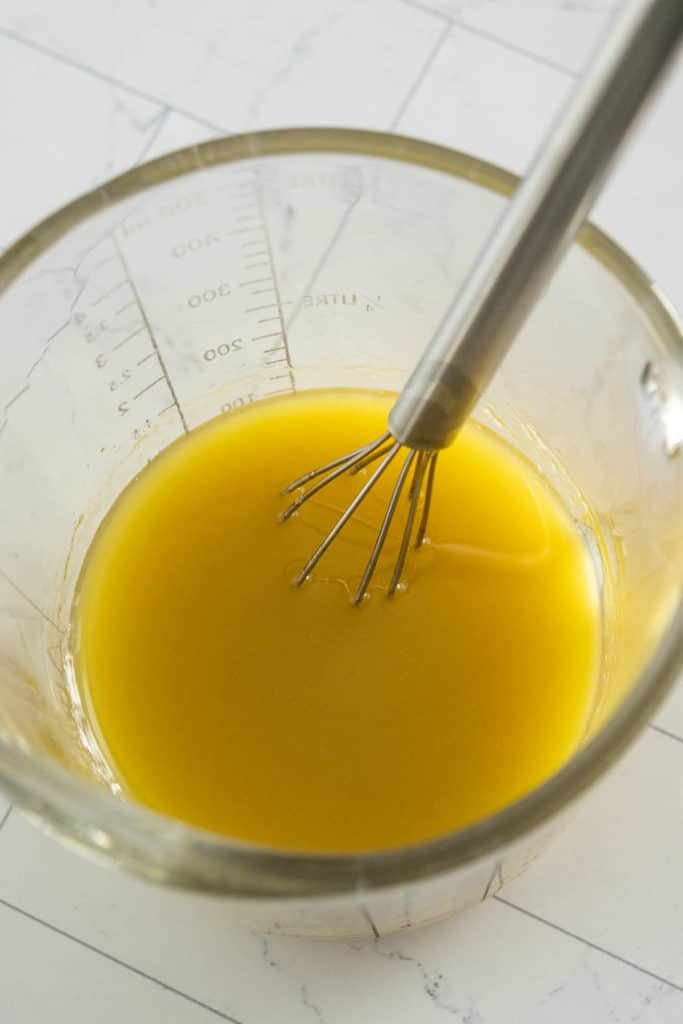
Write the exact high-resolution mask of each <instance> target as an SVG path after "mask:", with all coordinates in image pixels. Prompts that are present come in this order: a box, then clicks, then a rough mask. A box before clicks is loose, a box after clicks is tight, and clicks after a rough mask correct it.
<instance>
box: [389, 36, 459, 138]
mask: <svg viewBox="0 0 683 1024" xmlns="http://www.w3.org/2000/svg"><path fill="white" fill-rule="evenodd" d="M451 28H452V26H451V24H450V23H448V22H447V23H446V25H444V27H443V29H442V31H441V33H440V34H439V35H438V36H437V38H436V41H435V43H434V45H433V46H432V48H431V50H430V51H429V53H428V54H427V57H426V59H425V62H424V64H423V65H422V67H421V68H420V70H419V71H418V73H417V77H416V78H415V80H414V82H413V84H412V85H411V86H410V89H409V90H408V92H407V93H406V94H405V96H404V97H403V99H402V100H401V104H400V106H399V108H398V110H397V111H396V113H395V114H394V116H393V118H392V120H391V122H390V124H389V131H392V132H393V131H395V130H396V128H397V127H398V125H399V123H400V122H401V119H402V118H403V115H404V114H405V112H406V110H407V109H408V107H409V106H410V104H411V103H412V102H413V99H414V98H415V95H416V93H417V92H418V90H419V88H420V86H421V85H422V83H423V82H424V80H425V78H426V77H427V73H428V71H429V69H430V68H431V66H432V64H433V63H434V61H435V60H436V58H437V57H438V55H439V53H440V51H441V48H442V47H443V44H444V43H445V42H446V39H447V38H448V36H449V34H450V31H451Z"/></svg>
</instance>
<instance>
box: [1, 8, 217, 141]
mask: <svg viewBox="0 0 683 1024" xmlns="http://www.w3.org/2000/svg"><path fill="white" fill-rule="evenodd" d="M0 36H4V38H5V39H9V40H10V41H11V42H14V43H18V44H19V45H20V46H25V47H27V48H28V49H29V50H35V52H36V53H40V54H42V55H43V56H44V57H49V58H51V59H52V60H56V61H59V63H60V64H65V65H66V66H67V67H70V68H73V69H74V70H75V71H80V72H82V73H83V74H84V75H90V76H91V77H93V78H97V79H98V80H99V81H100V82H105V83H106V84H107V85H112V86H114V87H115V88H116V89H122V90H123V91H124V92H129V93H131V95H133V96H137V97H138V99H143V100H146V101H147V102H148V103H155V104H156V105H157V106H158V107H162V108H166V109H168V111H169V112H173V113H176V114H180V115H181V116H182V117H187V118H189V119H190V120H192V121H196V122H197V123H198V124H201V125H204V127H206V128H210V129H211V130H212V131H215V132H219V133H220V134H221V135H224V134H230V133H229V132H228V129H227V128H225V127H224V126H223V125H219V124H215V123H214V122H213V121H208V120H206V118H204V117H201V116H200V115H198V114H193V113H191V112H190V111H189V110H185V109H184V108H183V107H177V106H176V105H175V104H174V103H169V102H168V101H167V100H165V99H163V98H162V97H161V96H156V95H154V94H153V93H149V92H145V90H144V89H139V88H138V87H137V86H136V85H129V84H128V83H127V82H124V81H122V80H121V79H120V78H115V77H114V75H109V74H107V73H106V72H104V71H100V70H98V68H94V67H91V66H90V65H89V64H83V63H82V61H79V60H76V59H75V58H73V57H69V56H68V54H64V53H60V52H59V51H58V50H53V49H52V48H51V47H49V46H44V45H43V44H42V43H37V42H35V41H34V40H33V39H27V38H26V37H25V36H22V35H20V34H19V33H18V32H14V31H13V30H12V29H10V28H5V27H4V26H2V25H0Z"/></svg>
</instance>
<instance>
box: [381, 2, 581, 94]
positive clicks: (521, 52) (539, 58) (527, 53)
mask: <svg viewBox="0 0 683 1024" xmlns="http://www.w3.org/2000/svg"><path fill="white" fill-rule="evenodd" d="M398 3H400V4H402V5H403V6H404V7H410V8H411V9H412V10H414V11H420V12H421V13H422V14H426V15H428V16H429V17H432V18H438V19H439V21H445V22H447V23H448V24H449V25H450V26H451V27H452V28H459V29H462V31H463V32H468V33H469V34H470V35H473V36H478V37H479V38H480V39H485V40H486V41H487V42H489V43H493V45H494V46H500V47H501V48H502V49H504V50H509V51H510V53H516V54H517V55H518V56H520V57H526V58H527V60H532V61H534V62H535V63H536V64H542V65H543V67H546V68H550V69H551V70H552V71H557V72H558V73H559V74H561V75H565V76H566V77H568V78H576V77H577V75H578V72H576V71H574V69H573V68H570V67H567V65H566V64H560V63H558V62H557V61H554V60H550V59H549V58H548V57H544V56H543V55H542V54H540V53H536V51H535V50H527V49H526V47H524V46H517V44H516V43H511V42H509V41H508V40H507V39H501V38H500V36H497V35H495V34H494V33H493V32H487V31H486V29H482V28H477V26H476V25H470V24H468V23H467V22H466V21H463V20H462V19H461V18H458V17H453V16H452V15H450V14H446V13H445V12H444V11H439V10H436V9H435V8H433V7H430V6H429V5H428V4H423V3H420V2H419V0H398Z"/></svg>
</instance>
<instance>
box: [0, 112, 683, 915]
mask: <svg viewBox="0 0 683 1024" xmlns="http://www.w3.org/2000/svg"><path fill="white" fill-rule="evenodd" d="M297 153H298V154H307V153H308V154H322V153H330V154H334V153H337V154H339V155H348V156H366V157H381V158H385V159H389V160H393V161H396V162H401V163H406V164H409V165H412V166H418V167H425V168H427V169H430V170H436V171H440V172H442V173H444V174H446V175H449V176H451V177H455V178H461V179H465V180H468V181H470V182H472V183H473V184H475V185H479V186H480V187H482V188H485V189H488V190H489V191H493V192H497V193H499V194H502V195H506V196H509V195H510V194H511V193H512V192H513V191H514V189H515V187H516V185H517V183H518V181H519V178H518V177H517V176H516V175H514V174H512V173H511V172H509V171H505V170H503V169H501V168H499V167H497V166H496V165H494V164H492V163H489V162H487V161H485V160H480V159H478V158H476V157H472V156H469V155H467V154H465V153H461V152H459V151H457V150H452V149H449V148H447V147H445V146H440V145H436V144H434V143H430V142H426V141H422V140H419V139H415V138H411V137H408V136H401V135H395V134H389V133H385V132H375V131H367V130H361V129H355V128H333V127H332V128H330V127H315V128H283V129H275V130H271V131H262V132H255V133H245V134H241V135H232V136H226V137H222V138H218V139H212V140H209V141H207V142H203V143H200V144H197V145H194V146H189V147H186V148H183V149H180V150H176V151H173V152H171V153H168V154H165V155H163V156H161V157H158V158H157V159H155V160H152V161H149V162H148V163H144V164H141V165H139V166H137V167H134V168H132V169H131V170H128V171H126V172H124V173H123V174H121V175H118V176H117V177H115V178H112V179H110V180H109V181H107V182H106V183H105V184H103V185H101V186H99V187H98V188H96V189H94V190H92V191H90V192H88V193H85V194H84V195H82V196H80V197H79V198H77V199H75V200H73V201H72V202H70V203H69V204H67V205H66V206H63V207H62V208H60V209H58V210H57V211H56V212H54V213H53V214H51V215H50V216H48V217H47V218H45V219H44V220H42V221H40V222H39V223H38V224H37V225H35V226H34V227H32V228H31V229H29V230H28V231H27V232H26V233H25V234H23V235H22V236H21V237H20V238H18V239H17V240H16V241H15V242H14V243H13V244H12V245H10V247H9V248H8V249H7V250H6V251H5V253H4V254H2V255H0V298H1V297H2V295H3V293H4V292H5V290H6V289H7V288H8V287H9V285H10V284H11V283H12V281H14V280H15V279H16V278H17V277H18V276H19V275H20V274H21V273H22V272H23V271H24V270H25V269H26V268H28V267H30V265H31V264H32V263H33V262H34V261H35V260H36V259H37V258H38V257H39V256H40V255H41V254H42V253H44V252H45V251H46V250H47V249H48V248H49V246H50V245H51V244H52V243H53V242H55V241H57V240H58V239H59V238H60V237H62V236H63V235H65V234H66V233H67V232H68V231H69V230H70V229H72V228H73V227H75V226H76V225H78V224H79V223H81V222H83V221H85V220H87V219H88V218H89V217H90V216H91V215H93V214H95V213H97V212H98V211H100V210H102V209H104V208H106V207H109V206H111V205H113V204H115V203H117V202H119V201H121V200H123V199H125V198H127V197H129V196H132V195H135V194H137V193H141V192H143V191H145V190H146V189H148V188H151V187H153V186H155V185H158V184H161V183H163V182H165V181H170V180H171V179H173V178H177V177H181V176H185V175H189V174H192V173H193V172H194V171H201V170H205V169H208V168H211V167H215V166H218V165H221V164H230V163H233V162H237V161H242V160H253V159H260V158H264V157H270V156H285V155H295V154H297ZM577 241H578V243H579V244H580V245H581V246H582V247H583V248H585V249H586V250H587V251H588V252H589V253H590V254H591V255H592V256H593V257H594V258H595V259H596V260H597V261H598V262H599V263H601V264H602V265H603V266H604V267H605V268H606V269H607V270H608V271H609V272H610V273H611V274H613V275H614V277H616V278H617V279H618V280H619V281H620V283H621V284H622V285H623V287H624V288H625V289H626V290H627V291H628V292H629V293H630V295H631V297H632V298H633V300H634V301H635V303H636V304H637V306H638V307H639V309H640V310H641V311H642V313H643V314H644V315H645V317H646V319H647V320H648V321H649V323H650V325H651V326H652V328H653V330H654V332H655V335H656V337H657V339H658V341H659V342H660V343H661V342H663V343H664V344H665V346H666V348H667V350H668V351H669V353H670V354H671V355H672V356H673V357H674V358H675V359H676V361H677V363H678V365H679V366H680V367H681V368H683V331H682V329H681V326H680V325H679V323H678V321H677V319H676V316H675V314H674V313H673V310H672V308H671V306H670V304H669V303H668V302H667V300H666V299H665V298H664V297H663V296H662V294H661V293H660V292H659V290H658V289H657V288H656V286H655V285H654V284H653V282H652V281H651V280H650V279H649V277H648V276H647V275H646V274H645V273H644V271H643V270H642V269H641V268H640V267H639V266H638V264H637V263H635V262H634V260H633V259H631V257H630V256H628V255H627V253H626V252H625V251H624V250H623V249H621V247H620V246H618V245H617V244H616V243H615V242H614V241H613V240H612V239H611V238H610V237H609V236H608V235H606V234H605V233H604V232H603V231H601V230H600V229H598V228H596V227H595V226H594V225H592V224H590V223H587V224H585V225H584V226H583V227H582V228H581V230H580V232H579V235H578V238H577ZM681 668H683V598H681V599H679V602H678V605H677V608H676V611H675V614H674V616H673V617H672V620H671V622H670V623H669V626H668V627H667V630H666V632H665V634H664V636H663V637H662V638H661V640H660V642H659V644H658V645H657V648H656V650H655V652H654V653H653V655H652V657H651V658H650V660H649V661H648V663H647V665H646V666H645V667H644V668H643V670H642V672H641V673H640V676H639V677H638V679H637V681H636V682H635V684H634V685H633V687H632V689H631V691H630V692H629V694H628V695H627V696H626V698H625V699H624V700H623V701H622V702H621V703H620V704H619V706H618V707H617V709H616V710H615V711H614V712H613V713H612V714H611V716H610V718H609V719H608V720H607V721H606V722H605V723H604V724H603V725H602V726H601V727H600V729H599V731H598V732H597V733H596V735H595V736H593V737H592V738H591V739H590V740H589V741H588V742H587V743H586V745H585V746H584V747H582V748H581V749H580V750H578V751H577V752H576V753H575V754H574V755H573V756H572V757H571V758H570V759H569V761H567V762H566V763H565V764H564V765H563V766H562V767H561V768H560V769H559V770H558V771H556V772H555V774H554V775H552V776H551V777H550V778H549V779H547V780H546V781H545V782H543V783H542V784H541V785H540V786H538V787H536V788H535V789H533V790H532V791H531V792H530V793H528V794H526V795H525V796H524V797H522V798H521V799H519V800H517V801H516V802H514V803H513V804H510V805H508V806H506V807H505V808H503V809H502V810H500V811H498V812H496V813H495V814H493V815H490V816H489V817H487V818H485V819H482V820H480V821H477V822H475V823H474V824H471V825H469V826H466V827H465V828H462V829H458V830H456V831H454V832H451V833H448V834H446V835H444V836H440V837H438V838H436V839H432V840H428V841H426V842H423V843H418V844H414V845H410V846H403V847H399V848H396V849H391V850H379V851H373V852H369V853H354V854H308V853H296V852H290V851H282V850H278V849H274V848H270V847H265V846H261V845H257V844H253V843H248V842H243V841H239V840H234V839H229V838H227V837H223V836H219V835H216V834H213V833H210V832H206V831H204V830H202V829H198V828H195V827H193V826H190V825H185V824H184V823H182V822H181V821H176V820H174V819H170V818H166V817H164V816H163V815H161V814H158V813H157V812H155V811H153V810H151V809H148V808H146V807H144V806H142V805H140V804H136V803H133V802H129V801H123V800H121V799H118V798H116V797H115V796H114V795H113V794H111V793H110V792H109V791H107V790H106V789H104V788H100V787H98V786H97V785H96V784H95V783H93V782H90V781H88V780H86V779H85V778H80V777H78V776H76V775H73V774H71V773H70V772H68V771H67V770H66V769H65V768H64V767H62V766H61V765H59V764H58V763H57V762H55V763H52V762H50V761H48V760H46V759H42V758H38V757H35V756H33V755H31V754H29V753H28V752H26V751H25V750H23V749H21V748H19V747H16V746H13V745H12V744H10V743H8V742H6V741H5V740H3V739H2V738H1V737H0V785H1V786H2V787H3V788H4V789H5V790H6V791H7V793H8V794H9V796H10V799H11V800H12V801H13V802H14V803H16V804H17V806H18V807H20V808H21V809H22V810H23V811H25V812H26V813H27V814H28V815H29V816H32V817H34V818H37V819H39V820H40V822H41V823H42V824H43V825H44V826H45V827H46V828H47V829H48V830H49V831H53V832H54V833H56V834H58V835H59V836H60V837H61V838H62V839H66V840H67V841H71V842H72V843H75V844H76V845H78V846H79V847H81V848H83V849H85V850H87V851H90V852H91V853H93V854H95V855H97V854H100V855H101V856H102V857H103V858H104V859H106V860H107V861H109V862H111V861H115V862H116V863H118V864H119V865H121V866H123V867H125V868H127V869H128V870H129V871H131V872H133V873H135V874H137V875H139V876H142V877H145V878H148V879H151V880H154V881H159V882H164V883H166V884H169V885H175V886H179V887H182V888H187V889H194V890H200V891H205V892H210V893H215V894H222V895H226V896H227V895H230V896H240V897H248V898H263V899H268V898H302V897H322V896H341V895H343V894H345V893H356V894H358V893H359V892H362V891H363V890H366V891H367V890H372V889H377V888H383V887H386V886H392V885H399V884H405V883H408V882H415V881H418V880H420V879H428V878H430V877H432V876H434V875H438V874H442V873H444V872H448V871H451V870H453V869H455V868H458V867H462V866H464V865H467V864H469V863H473V862H475V861H477V860H479V859H480V858H482V857H485V856H486V857H490V856H492V855H494V854H495V853H496V852H497V851H499V850H500V849H501V848H503V847H505V846H507V845H509V844H510V843H512V842H514V841H515V840H517V839H519V838H521V837H522V836H523V835H524V834H525V833H527V832H531V831H532V830H534V829H536V828H538V827H540V826H542V825H543V824H544V823H546V822H547V821H549V820H550V819H552V818H553V817H555V816H556V815H557V814H559V812H560V811H561V810H562V809H563V808H565V807H566V806H567V805H569V804H570V803H571V802H573V801H574V800H575V799H576V798H577V797H578V796H580V794H581V793H583V792H584V790H586V789H587V788H588V787H589V786H590V785H591V784H592V783H593V782H595V781H596V780H597V779H598V778H599V777H600V776H601V775H602V774H603V773H604V772H605V771H606V770H607V768H608V767H609V766H610V765H611V764H612V763H613V762H614V761H615V760H616V759H617V757H618V756H620V755H621V754H622V753H623V752H624V750H625V749H626V748H627V747H628V746H629V745H630V744H631V742H632V741H633V740H634V739H635V737H636V736H637V735H638V734H639V732H640V731H641V729H642V728H643V727H644V726H645V724H646V723H647V721H648V719H649V718H650V716H651V715H652V713H653V712H654V710H655V709H656V707H657V706H658V705H659V703H660V702H661V701H662V700H663V699H664V697H665V696H666V694H667V693H668V691H669V690H670V688H671V687H672V685H673V683H674V682H675V680H676V677H677V675H678V673H679V671H680V670H681Z"/></svg>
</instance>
